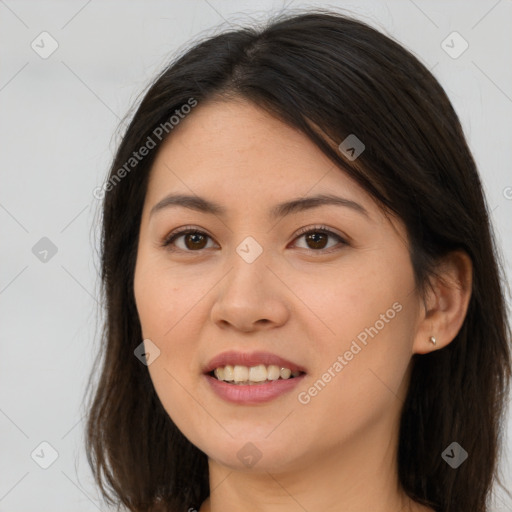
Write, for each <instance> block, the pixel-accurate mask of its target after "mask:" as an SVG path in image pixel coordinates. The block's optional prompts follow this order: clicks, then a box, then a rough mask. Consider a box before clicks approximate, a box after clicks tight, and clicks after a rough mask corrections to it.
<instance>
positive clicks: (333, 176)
mask: <svg viewBox="0 0 512 512" xmlns="http://www.w3.org/2000/svg"><path fill="white" fill-rule="evenodd" d="M168 192H182V193H187V194H190V193H195V194H198V195H201V196H203V195H205V194H207V195H210V196H212V195H213V194H215V195H217V196H222V197H223V198H224V199H226V200H228V201H230V202H235V201H236V200H237V199H239V200H241V201H242V200H243V201H245V202H247V201H249V203H246V204H250V203H252V202H260V203H263V202H267V201H270V200H272V201H274V202H278V201H279V200H285V199H289V198H290V197H291V196H293V197H302V196H306V195H312V194H318V193H324V194H325V193H338V194H343V195H344V196H350V198H351V199H354V200H357V201H358V202H364V203H365V207H366V206H368V209H370V208H372V204H371V203H373V201H372V199H371V197H370V196H369V195H368V194H367V193H366V192H365V191H364V189H362V188H361V187H360V186H359V185H358V184H357V183H356V182H355V181H353V180H352V179H351V178H349V177H348V175H346V174H345V173H344V172H343V171H342V170H341V169H340V168H339V167H338V166H336V165H335V164H334V163H333V162H332V161H331V160H329V158H327V156H326V155H325V154H324V153H323V152H322V151H321V150H320V149H319V148H318V147H317V146H316V145H315V144H314V143H313V142H312V141H311V140H310V139H309V138H308V137H307V136H305V135H304V134H303V133H302V132H300V131H299V130H297V129H295V128H293V127H291V126H289V125H287V124H285V123H283V122H282V121H280V120H278V119H277V118H275V117H273V116H271V115H270V114H268V113H267V112H265V111H264V110H262V109H260V108H258V107H256V106H254V105H253V104H251V103H249V102H245V101H241V100H236V101H222V102H208V103H205V104H202V105H201V104H200V105H198V106H197V107H196V108H195V109H194V111H193V112H192V113H191V114H190V115H189V116H188V117H186V118H185V119H184V120H182V121H181V122H180V124H179V125H178V126H177V127H176V128H175V129H174V130H173V132H172V133H171V135H170V136H169V138H168V139H167V140H166V141H165V142H164V143H163V144H162V146H161V147H160V149H159V152H158V155H157V157H156V159H155V162H154V164H153V168H152V170H151V177H150V183H149V187H148V200H149V201H153V202H156V201H158V200H159V199H161V198H162V197H163V195H165V194H166V193H168Z"/></svg>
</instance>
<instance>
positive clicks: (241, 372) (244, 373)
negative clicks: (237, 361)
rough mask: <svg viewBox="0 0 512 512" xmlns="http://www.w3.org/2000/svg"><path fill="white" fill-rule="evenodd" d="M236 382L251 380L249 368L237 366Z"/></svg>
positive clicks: (235, 372) (235, 369)
mask: <svg viewBox="0 0 512 512" xmlns="http://www.w3.org/2000/svg"><path fill="white" fill-rule="evenodd" d="M233 375H234V377H235V382H245V381H246V380H249V368H247V366H239V365H236V366H235V368H234V370H233Z"/></svg>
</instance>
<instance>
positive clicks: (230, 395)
mask: <svg viewBox="0 0 512 512" xmlns="http://www.w3.org/2000/svg"><path fill="white" fill-rule="evenodd" d="M304 375H305V374H304V373H303V374H301V375H299V376H298V377H294V378H293V379H278V380H274V381H271V382H267V383H265V384H247V385H239V384H229V383H227V382H224V381H222V380H218V379H217V378H215V377H212V376H211V375H205V377H206V380H207V381H208V383H209V384H210V386H211V387H212V389H213V391H215V393H217V395H218V396H220V397H221V398H222V399H224V400H226V401H228V402H232V403H235V404H261V403H263V402H269V401H270V400H273V399H274V398H277V397H278V396H281V395H283V394H284V393H287V392H288V391H291V390H292V389H293V388H294V387H295V386H297V385H298V384H299V382H301V381H302V379H303V377H304Z"/></svg>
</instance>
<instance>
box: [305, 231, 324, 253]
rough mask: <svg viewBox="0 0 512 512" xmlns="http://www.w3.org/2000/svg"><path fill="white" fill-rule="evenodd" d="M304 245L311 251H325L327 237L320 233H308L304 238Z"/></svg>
mask: <svg viewBox="0 0 512 512" xmlns="http://www.w3.org/2000/svg"><path fill="white" fill-rule="evenodd" d="M305 239H306V243H307V244H312V245H309V247H310V248H311V249H325V246H326V244H327V240H328V239H329V235H326V234H325V233H320V232H314V233H309V234H308V235H306V236H305Z"/></svg>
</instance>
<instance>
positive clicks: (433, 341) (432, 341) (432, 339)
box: [428, 336, 436, 345]
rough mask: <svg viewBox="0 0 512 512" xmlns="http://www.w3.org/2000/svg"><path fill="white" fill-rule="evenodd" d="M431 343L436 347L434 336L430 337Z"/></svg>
mask: <svg viewBox="0 0 512 512" xmlns="http://www.w3.org/2000/svg"><path fill="white" fill-rule="evenodd" d="M428 340H429V341H430V342H431V343H433V344H434V345H435V344H436V339H435V338H434V336H430V338H429V339H428Z"/></svg>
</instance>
